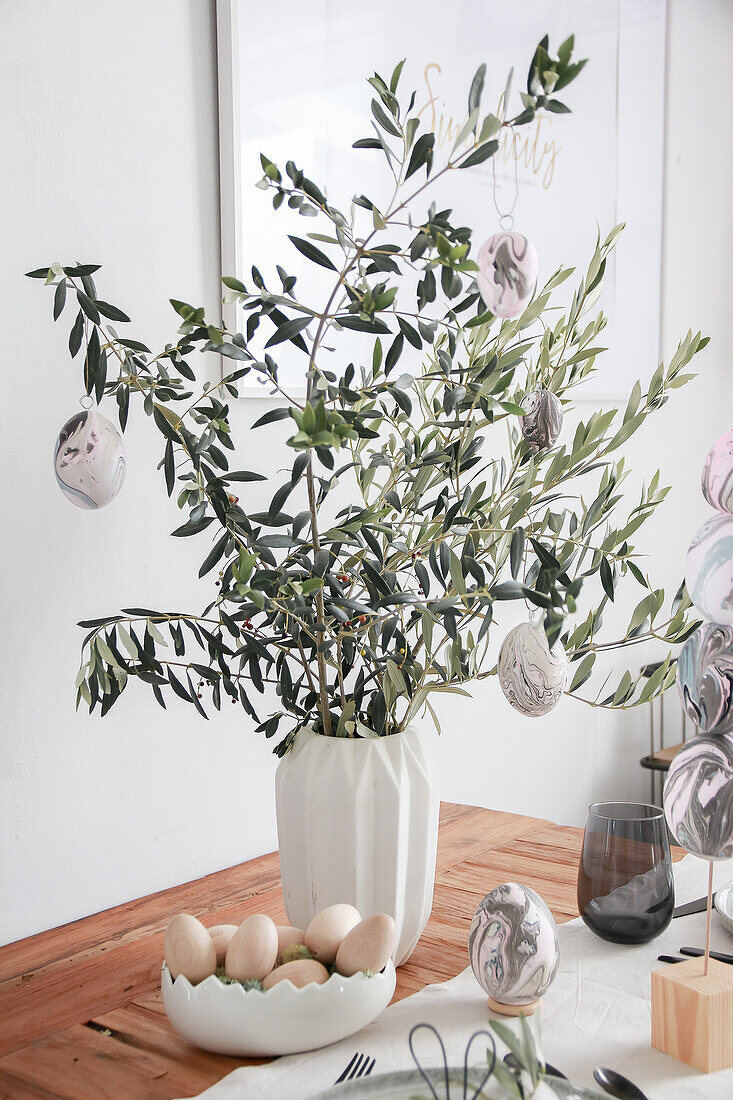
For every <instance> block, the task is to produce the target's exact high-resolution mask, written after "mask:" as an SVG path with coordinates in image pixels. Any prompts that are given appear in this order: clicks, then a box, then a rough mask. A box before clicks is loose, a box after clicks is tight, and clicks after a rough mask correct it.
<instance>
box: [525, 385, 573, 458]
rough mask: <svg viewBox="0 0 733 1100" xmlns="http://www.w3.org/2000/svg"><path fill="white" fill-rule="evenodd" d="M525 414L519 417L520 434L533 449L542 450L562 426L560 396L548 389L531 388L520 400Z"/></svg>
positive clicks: (554, 440)
mask: <svg viewBox="0 0 733 1100" xmlns="http://www.w3.org/2000/svg"><path fill="white" fill-rule="evenodd" d="M522 407H523V408H524V411H525V415H524V416H523V417H521V418H520V420H521V425H522V435H523V436H524V438H525V439H526V441H527V443H529V445H530V447H531V448H532V449H533V450H535V451H544V450H546V449H547V448H548V447H551V446H552V445H553V443H555V442H556V440H557V437H558V436H559V434H560V429H561V428H562V418H563V412H562V405H561V404H560V398H559V397H557V395H556V394H554V393H551V392H550V391H549V390H532V392H531V393H528V394H527V395H526V397H524V398H523V400H522Z"/></svg>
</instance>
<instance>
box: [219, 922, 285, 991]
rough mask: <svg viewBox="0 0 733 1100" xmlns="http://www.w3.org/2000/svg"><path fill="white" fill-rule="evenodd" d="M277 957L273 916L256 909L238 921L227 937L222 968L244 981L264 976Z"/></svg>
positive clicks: (232, 976) (230, 975) (233, 976)
mask: <svg viewBox="0 0 733 1100" xmlns="http://www.w3.org/2000/svg"><path fill="white" fill-rule="evenodd" d="M276 958H277V929H276V928H275V922H274V920H271V919H270V917H266V916H265V914H264V913H256V914H255V915H254V916H253V917H247V920H246V921H244V922H243V923H242V924H240V926H239V928H238V929H237V931H236V932H235V933H234V935H233V936H232V938H231V940H230V941H229V946H228V947H227V953H226V959H225V963H224V969H225V970H226V972H227V974H228V975H229V977H230V978H236V979H237V981H240V982H246V981H249V980H250V979H252V978H256V979H258V980H259V981H261V980H262V979H263V978H264V977H266V976H267V975H268V974H269V973H270V971H271V970H272V968H273V966H274V965H275V959H276Z"/></svg>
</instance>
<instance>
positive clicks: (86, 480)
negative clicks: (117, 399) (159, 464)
mask: <svg viewBox="0 0 733 1100" xmlns="http://www.w3.org/2000/svg"><path fill="white" fill-rule="evenodd" d="M53 465H54V470H55V472H56V481H57V482H58V485H59V488H60V489H61V492H62V493H63V494H64V496H65V497H66V498H67V499H68V500H70V501H71V503H72V504H75V505H76V506H77V508H85V509H94V508H104V506H105V505H106V504H109V503H110V501H112V500H114V498H115V497H116V496H117V494H118V493H119V491H120V489H121V488H122V485H123V482H124V480H125V471H126V460H125V444H124V441H123V439H122V436H121V435H120V433H119V432H118V430H117V428H116V427H115V426H114V424H112V423H111V421H109V420H107V418H106V416H102V415H101V413H99V412H97V410H96V408H91V409H83V410H82V411H81V412H78V413H76V414H75V415H74V416H72V417H71V419H70V420H67V421H66V423H65V424H64V426H63V428H62V429H61V431H60V432H59V436H58V439H57V440H56V448H55V450H54V455H53Z"/></svg>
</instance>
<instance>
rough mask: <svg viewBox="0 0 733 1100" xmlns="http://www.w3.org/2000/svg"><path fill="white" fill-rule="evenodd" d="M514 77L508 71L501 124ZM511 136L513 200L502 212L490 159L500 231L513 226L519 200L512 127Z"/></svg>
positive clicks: (515, 145) (503, 120)
mask: <svg viewBox="0 0 733 1100" xmlns="http://www.w3.org/2000/svg"><path fill="white" fill-rule="evenodd" d="M513 76H514V69H510V70H509V77H508V79H507V82H506V88H505V89H504V96H503V109H502V122H505V121H506V115H507V108H508V104H509V93H510V92H511V89H512V78H513ZM510 130H511V135H512V156H513V157H514V198H513V200H512V204H511V206H510V207H509V209H508V210H505V211H502V209H501V207H500V206H499V202H498V199H497V197H496V157H492V158H491V177H492V179H491V190H492V196H493V202H494V207H495V209H496V212H497V214H498V215H499V226H500V228H501V229H504V230H510V229H512V227H513V226H514V211H515V209H516V206H517V200H518V199H519V156H518V154H517V142H516V135H515V133H514V127H513V126H511V127H510Z"/></svg>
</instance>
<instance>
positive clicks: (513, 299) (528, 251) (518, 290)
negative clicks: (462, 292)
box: [476, 229, 539, 317]
mask: <svg viewBox="0 0 733 1100" xmlns="http://www.w3.org/2000/svg"><path fill="white" fill-rule="evenodd" d="M476 262H477V264H478V272H477V274H476V281H477V283H478V288H479V292H480V294H481V297H482V298H483V300H484V302H485V303H486V306H487V307H488V309H490V310H491V312H492V313H493V314H495V315H496V316H497V317H518V316H519V314H520V313H521V312H522V311H523V310H524V309H525V307H526V306H527V304H528V303H529V300H530V298H531V297H532V294H533V292H534V288H535V285H536V283H537V270H538V267H539V261H538V259H537V251H536V249H535V247H534V245H533V244H532V242H531V241H528V240H527V238H526V237H523V236H522V234H521V233H515V232H514V231H513V230H510V229H507V230H502V231H501V232H499V233H495V234H494V236H493V237H489V239H488V240H487V241H484V243H483V244H482V245H481V248H480V249H479V251H478V256H477V258H476Z"/></svg>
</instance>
